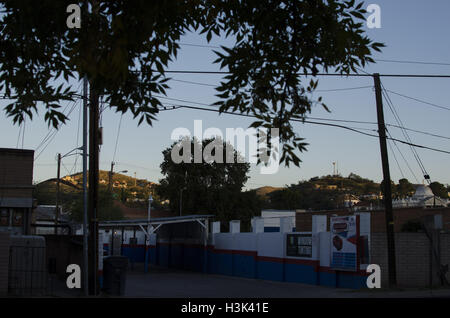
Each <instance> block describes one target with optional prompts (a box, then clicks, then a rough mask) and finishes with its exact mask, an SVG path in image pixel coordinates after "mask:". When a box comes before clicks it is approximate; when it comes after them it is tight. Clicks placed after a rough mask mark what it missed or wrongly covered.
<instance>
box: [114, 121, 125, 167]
mask: <svg viewBox="0 0 450 318" xmlns="http://www.w3.org/2000/svg"><path fill="white" fill-rule="evenodd" d="M122 118H123V113H122V115H120V120H119V128H117V137H116V145H115V147H114V155H113V160H112V162H114V160H115V159H116V152H117V144H118V143H119V135H120V126H121V125H122Z"/></svg>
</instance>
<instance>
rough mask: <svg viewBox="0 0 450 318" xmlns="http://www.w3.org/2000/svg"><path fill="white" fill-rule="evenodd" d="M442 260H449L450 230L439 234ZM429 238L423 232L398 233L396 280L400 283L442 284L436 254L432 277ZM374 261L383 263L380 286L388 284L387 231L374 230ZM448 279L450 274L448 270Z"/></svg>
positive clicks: (411, 284) (446, 262)
mask: <svg viewBox="0 0 450 318" xmlns="http://www.w3.org/2000/svg"><path fill="white" fill-rule="evenodd" d="M440 244H441V264H444V265H445V264H450V234H448V233H447V234H440ZM430 247H431V245H430V241H429V239H428V238H427V236H426V235H425V234H424V233H395V248H396V265H397V267H396V270H397V284H398V286H400V287H429V286H430V284H432V286H439V284H440V281H439V277H438V275H437V268H438V267H437V266H438V265H437V263H436V261H435V259H434V258H433V260H432V262H433V265H432V271H431V277H430V267H431V266H430V264H431V262H430V256H431V249H430ZM371 251H372V252H371V263H372V264H378V265H380V267H381V287H387V286H388V263H387V245H386V234H385V233H372V240H371ZM447 280H450V274H449V273H447Z"/></svg>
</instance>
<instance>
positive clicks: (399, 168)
mask: <svg viewBox="0 0 450 318" xmlns="http://www.w3.org/2000/svg"><path fill="white" fill-rule="evenodd" d="M387 144H388V145H389V149H390V150H391V153H392V155H393V156H394V159H395V162H396V163H397V167H398V170H400V174H401V175H402V178H405V175H404V174H403V170H402V168H401V167H400V164H399V163H398V160H397V156H396V155H395V152H394V149H393V148H392V146H391V143H390V142H388V143H387Z"/></svg>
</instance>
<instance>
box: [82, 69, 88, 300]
mask: <svg viewBox="0 0 450 318" xmlns="http://www.w3.org/2000/svg"><path fill="white" fill-rule="evenodd" d="M87 99H88V80H87V78H86V76H85V77H84V78H83V290H84V295H85V296H89V289H88V286H89V279H88V273H89V270H88V269H89V265H88V263H89V261H88V259H89V252H88V242H89V236H88V232H89V231H88V190H87V158H88V155H87V144H88V142H87V135H88V128H87V113H88V100H87Z"/></svg>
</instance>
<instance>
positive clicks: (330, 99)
mask: <svg viewBox="0 0 450 318" xmlns="http://www.w3.org/2000/svg"><path fill="white" fill-rule="evenodd" d="M370 3H375V4H378V5H379V6H380V8H381V28H379V29H369V28H367V27H366V28H365V29H366V31H367V35H368V36H369V38H371V39H372V40H374V41H377V42H383V43H385V44H386V47H385V48H383V50H382V53H376V54H375V55H374V57H375V59H378V60H382V59H385V60H401V61H422V62H438V63H448V64H449V65H430V64H407V63H388V62H382V61H378V62H377V63H375V64H371V65H370V66H368V67H366V68H365V69H364V71H366V72H369V73H376V72H378V73H381V74H450V57H449V56H450V54H449V53H450V37H449V35H448V30H450V19H449V14H450V1H448V0H434V1H432V2H431V1H425V0H396V1H392V0H383V1H381V0H380V1H372V2H367V1H366V2H365V7H367V5H368V4H370ZM181 43H182V45H181V50H180V51H179V53H178V58H177V60H176V61H174V62H173V63H171V64H170V67H169V70H201V71H218V70H220V69H219V66H218V65H216V64H213V61H214V60H215V59H216V56H215V54H214V52H213V48H211V47H204V46H218V45H231V44H232V41H231V40H230V39H226V38H221V37H215V38H214V37H213V39H212V40H211V42H210V43H207V41H206V39H205V37H204V36H200V35H198V34H193V33H189V34H186V36H185V37H183V38H182V40H181ZM189 44H190V45H189ZM192 44H193V45H197V46H193V45H192ZM198 45H200V46H198ZM170 77H171V78H172V79H174V80H178V81H174V80H173V81H170V82H169V86H170V87H171V88H170V90H168V91H167V97H168V98H173V99H180V100H185V101H191V102H195V103H201V104H211V103H213V102H215V101H217V98H216V97H215V96H214V95H215V90H214V87H212V86H207V85H198V84H190V83H186V82H180V80H181V81H194V82H199V83H205V84H209V85H216V84H218V83H219V82H220V80H221V78H222V75H220V74H219V75H206V74H203V75H197V74H195V75H194V74H170ZM381 80H382V83H383V85H384V87H385V88H386V89H387V90H390V91H393V92H396V93H400V94H403V95H406V96H410V97H413V98H416V99H420V100H423V101H427V102H429V103H432V104H435V105H438V106H444V107H450V102H449V100H450V98H449V97H450V89H449V87H450V78H440V79H430V78H393V77H389V78H385V77H382V79H381ZM78 86H79V92H80V93H81V85H80V83H74V87H78ZM360 87H365V88H360ZM343 88H344V89H346V88H356V89H352V90H337V91H326V90H334V89H343ZM317 90H318V91H317V93H316V96H322V97H323V99H324V102H325V103H326V104H327V105H328V107H329V108H330V110H331V113H327V112H326V111H325V110H324V109H323V108H320V107H315V108H313V111H312V113H311V114H310V116H311V117H322V118H330V119H345V120H355V121H368V122H376V118H377V116H376V103H375V93H374V90H373V79H372V78H371V77H358V78H354V77H349V78H347V77H320V78H319V85H318V87H317ZM389 96H390V98H391V100H392V103H393V105H394V107H395V109H396V111H397V113H398V115H399V117H400V119H401V121H402V123H403V125H404V126H405V127H407V128H411V129H415V130H420V131H425V132H428V133H433V134H436V135H440V136H444V137H450V125H449V119H450V111H449V110H445V109H442V108H439V107H433V106H431V105H428V104H424V103H420V102H418V101H414V100H411V99H407V98H404V97H402V96H399V95H395V94H393V93H390V94H389ZM161 101H163V102H164V104H166V105H172V104H180V102H177V101H174V100H169V99H161ZM183 104H186V105H192V106H195V105H196V104H188V103H186V102H184V103H183ZM5 106H6V101H4V100H0V108H2V109H3V108H4V107H5ZM65 106H68V108H67V109H71V108H72V107H73V106H74V108H73V111H72V113H71V115H70V117H69V118H70V121H69V122H68V123H67V124H66V125H64V126H63V127H61V128H60V130H59V131H58V132H57V133H56V134H54V137H53V138H51V139H50V140H48V141H47V142H45V143H44V144H42V145H40V144H41V143H42V141H43V140H44V138H45V136H46V135H47V134H48V133H49V132H50V133H52V132H53V130H51V131H49V127H48V126H47V124H46V123H45V122H44V119H43V117H44V113H43V112H41V113H40V114H39V116H37V117H36V116H35V117H34V118H33V121H27V122H26V123H25V128H24V132H25V133H24V134H20V135H19V127H18V126H17V125H13V124H12V119H11V118H8V117H6V115H5V112H4V111H3V112H2V115H1V116H0V147H3V148H16V147H18V148H24V149H34V150H36V152H35V166H34V176H33V180H34V182H39V181H43V180H46V179H48V178H53V177H55V176H56V155H57V153H58V152H60V153H62V154H65V153H68V152H69V151H71V150H72V149H74V148H76V147H80V146H81V145H82V137H81V128H82V127H81V102H78V103H77V104H75V105H74V104H73V103H67V104H63V107H65ZM204 107H208V106H204ZM384 112H385V120H386V123H389V124H396V122H395V119H394V116H393V114H392V112H391V111H390V109H389V108H388V106H387V105H386V104H385V105H384ZM194 120H202V124H203V129H206V128H208V127H217V128H219V129H221V130H222V131H223V132H224V133H225V129H226V128H238V127H241V128H244V129H246V128H247V127H248V126H249V125H250V124H251V123H252V121H253V120H252V119H249V118H243V117H239V116H232V115H227V114H222V115H219V114H217V113H213V112H204V111H197V110H190V109H178V110H170V111H165V112H161V113H160V114H158V117H157V121H155V122H154V123H153V126H152V127H150V126H148V125H146V124H142V125H141V126H137V121H136V120H133V118H132V116H131V115H130V114H125V115H124V116H123V118H122V121H121V115H120V114H118V113H115V112H114V110H113V109H109V108H106V109H105V110H104V111H103V112H102V115H101V126H102V127H103V136H104V137H103V145H102V146H101V150H100V169H103V170H109V168H110V164H111V161H112V160H114V161H115V162H116V166H115V171H123V170H127V173H125V174H127V175H129V176H134V175H135V174H136V177H137V178H142V179H147V180H149V181H153V182H158V180H159V179H161V178H162V175H161V173H160V168H159V166H160V164H161V162H162V159H163V157H162V151H163V150H164V149H165V148H167V147H169V146H170V144H171V143H172V140H171V133H172V131H173V130H174V129H176V128H179V127H185V128H187V129H189V130H190V131H191V132H193V129H194ZM120 121H121V124H120V134H118V130H119V123H120ZM344 125H347V126H351V127H359V128H363V129H368V130H367V131H366V130H364V131H365V132H367V133H371V134H376V125H373V124H357V123H355V124H348V123H347V124H344ZM295 126H296V131H297V132H298V133H299V135H300V136H301V137H303V138H305V139H306V142H308V143H309V145H308V146H307V152H303V153H300V154H299V155H300V159H301V160H302V163H301V164H300V167H292V166H290V167H289V168H287V167H280V169H279V171H278V172H277V173H276V174H272V175H263V174H261V173H260V171H259V167H257V166H256V165H252V166H251V171H250V174H249V176H250V178H249V180H248V182H247V183H246V185H245V188H246V189H252V188H257V187H260V186H265V185H270V186H284V185H289V184H293V183H297V182H299V181H301V180H308V179H310V178H311V177H314V176H322V175H328V174H332V173H333V162H336V163H337V167H338V170H339V173H340V174H341V175H343V176H348V175H349V174H350V173H356V174H358V175H360V176H363V177H366V178H369V179H372V180H374V181H376V182H380V181H381V179H382V167H381V157H380V147H379V140H378V138H373V137H369V136H365V135H361V134H357V133H355V132H352V131H348V130H344V129H339V128H336V127H325V126H317V125H311V124H300V123H296V124H295ZM371 130H375V131H371ZM389 131H390V133H391V134H392V137H394V138H397V139H402V140H405V138H404V136H403V135H402V132H401V130H399V129H397V128H394V127H390V128H389ZM408 134H409V137H410V138H411V141H412V142H413V143H415V144H420V145H425V146H428V147H433V148H438V149H442V150H446V151H450V138H447V139H445V138H437V137H433V136H429V135H424V134H419V133H415V132H411V131H409V132H408ZM51 136H53V135H51ZM19 137H20V138H19ZM116 142H117V148H116V147H115V145H116ZM39 145H40V146H39ZM38 146H39V147H38ZM397 147H398V148H397ZM115 149H117V150H116V153H115V155H114V152H115ZM398 149H400V151H401V152H399V151H398ZM388 150H389V161H390V170H391V178H392V179H393V180H394V181H395V182H398V180H399V179H400V178H402V177H406V178H407V179H409V180H410V181H411V182H413V183H422V182H423V174H422V172H421V170H420V168H419V165H418V163H417V162H416V160H415V158H414V156H413V153H412V151H411V149H410V147H409V146H407V145H404V144H400V143H397V146H396V145H394V144H393V143H390V145H389V148H388ZM417 153H418V155H419V157H420V159H421V161H422V162H423V165H424V167H425V169H426V170H427V172H428V174H429V175H430V176H431V179H432V181H439V182H441V183H444V184H450V155H449V154H446V153H440V152H435V151H431V150H426V149H417ZM403 157H404V158H405V160H404V159H403ZM395 158H396V159H397V161H398V164H397V162H396V161H395ZM408 166H409V167H408ZM81 169H82V160H81V156H77V155H74V156H68V157H65V158H64V159H63V161H62V171H61V174H62V175H66V174H71V173H75V172H80V171H81ZM411 171H412V172H411Z"/></svg>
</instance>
